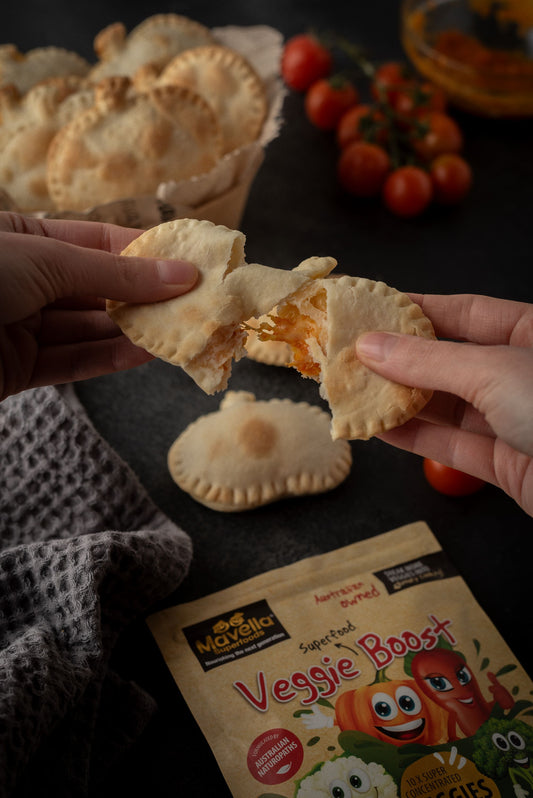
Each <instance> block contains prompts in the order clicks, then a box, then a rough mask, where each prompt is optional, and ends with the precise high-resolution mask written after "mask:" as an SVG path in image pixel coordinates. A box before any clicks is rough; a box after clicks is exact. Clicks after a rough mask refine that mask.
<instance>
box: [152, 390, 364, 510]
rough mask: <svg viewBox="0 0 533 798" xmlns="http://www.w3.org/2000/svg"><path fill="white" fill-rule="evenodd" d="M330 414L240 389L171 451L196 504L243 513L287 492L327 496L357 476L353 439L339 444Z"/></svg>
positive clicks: (172, 465)
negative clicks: (353, 468) (351, 475)
mask: <svg viewBox="0 0 533 798" xmlns="http://www.w3.org/2000/svg"><path fill="white" fill-rule="evenodd" d="M330 420H331V419H330V416H329V414H328V413H326V412H325V411H323V410H321V409H320V408H319V407H317V406H313V405H310V404H308V403H307V402H298V403H297V402H292V401H291V400H289V399H271V400H268V401H256V400H255V397H254V396H253V394H250V393H247V392H232V391H228V393H227V394H226V395H225V396H224V399H223V400H222V402H221V404H220V409H219V410H217V411H216V412H214V413H210V414H207V415H204V416H201V417H200V418H198V419H197V420H196V421H194V422H193V423H192V424H190V425H189V426H188V427H187V429H186V430H185V431H184V432H183V433H182V434H181V435H180V436H179V437H178V438H177V439H176V441H175V442H174V443H173V445H172V446H171V448H170V450H169V453H168V467H169V470H170V473H171V475H172V478H173V479H174V481H175V482H176V483H177V484H178V485H179V487H181V488H182V490H184V491H186V492H187V493H189V494H190V495H191V496H192V497H193V498H194V499H196V501H198V502H200V503H202V504H204V505H206V506H207V507H210V508H211V509H214V510H220V511H225V512H235V511H242V510H251V509H253V508H254V507H259V506H260V505H263V504H267V503H270V502H273V501H277V500H279V499H282V498H284V497H287V496H302V495H306V494H313V493H321V492H324V491H327V490H331V489H333V488H335V487H336V486H337V485H339V484H340V483H341V482H342V481H343V480H344V479H345V478H346V477H347V476H348V474H349V472H350V469H351V465H352V454H351V449H350V445H349V444H348V443H347V441H341V440H338V441H332V439H331V436H330V432H329V428H330Z"/></svg>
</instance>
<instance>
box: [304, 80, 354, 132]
mask: <svg viewBox="0 0 533 798" xmlns="http://www.w3.org/2000/svg"><path fill="white" fill-rule="evenodd" d="M358 101H359V93H358V91H357V89H356V88H355V86H354V85H353V83H351V82H350V81H349V80H344V79H342V78H335V79H330V80H326V79H324V78H322V79H321V80H317V81H316V82H315V83H313V84H312V86H311V87H310V88H309V89H308V90H307V93H306V95H305V111H306V113H307V117H308V119H309V121H310V122H312V124H313V125H315V127H318V128H320V129H321V130H334V129H335V128H336V127H337V125H338V123H339V120H340V118H341V116H342V115H343V114H344V112H345V111H347V110H348V108H351V106H352V105H357V103H358Z"/></svg>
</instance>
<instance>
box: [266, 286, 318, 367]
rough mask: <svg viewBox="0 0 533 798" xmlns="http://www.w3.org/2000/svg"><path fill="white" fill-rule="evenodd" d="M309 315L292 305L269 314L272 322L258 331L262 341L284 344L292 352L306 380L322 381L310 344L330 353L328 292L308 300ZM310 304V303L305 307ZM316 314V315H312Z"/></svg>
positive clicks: (295, 362)
mask: <svg viewBox="0 0 533 798" xmlns="http://www.w3.org/2000/svg"><path fill="white" fill-rule="evenodd" d="M307 302H308V304H309V308H306V309H307V310H309V313H305V312H303V309H302V310H300V309H299V308H297V307H296V305H294V304H293V303H291V302H286V303H285V304H283V305H281V306H279V307H278V308H277V309H276V314H275V315H274V314H269V316H268V318H269V322H263V323H262V324H260V325H259V328H258V329H257V331H256V333H257V337H258V338H259V340H261V341H283V342H284V343H286V344H288V345H289V346H290V348H291V354H292V362H290V363H289V364H288V365H289V366H292V367H293V368H295V369H297V370H298V371H299V372H300V374H302V375H303V376H304V377H311V378H312V379H314V380H317V381H319V380H320V371H321V367H320V363H318V362H317V360H316V358H315V357H313V355H312V352H311V347H310V343H312V341H316V342H317V343H318V345H319V346H320V349H321V351H322V352H323V353H325V351H326V337H327V332H326V323H325V321H326V292H325V291H323V290H322V291H318V292H317V293H316V294H314V295H313V296H312V297H310V298H309V299H308V301H307ZM304 304H306V303H304ZM311 313H312V315H310V314H311Z"/></svg>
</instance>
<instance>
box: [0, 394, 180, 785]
mask: <svg viewBox="0 0 533 798" xmlns="http://www.w3.org/2000/svg"><path fill="white" fill-rule="evenodd" d="M0 457H1V468H0V796H1V798H4V796H10V797H11V796H17V797H18V796H29V795H32V796H34V795H41V796H42V795H46V796H48V795H50V796H52V795H53V796H54V798H62V796H65V798H66V796H68V797H69V798H76V796H86V795H90V794H92V793H93V791H95V790H96V791H97V788H98V783H101V781H102V779H105V774H106V772H107V768H109V767H110V765H111V764H112V763H113V760H114V758H115V757H116V756H117V755H119V754H120V753H121V752H123V751H124V750H125V748H126V746H128V745H129V744H131V743H132V742H133V741H134V740H135V739H136V738H137V737H138V736H139V734H140V733H141V731H142V729H143V728H144V726H145V725H146V723H147V721H148V720H149V719H150V718H151V716H152V714H153V712H154V710H155V705H154V702H153V700H152V699H151V698H150V697H149V696H148V695H146V694H145V693H144V692H143V691H142V690H140V688H138V687H137V686H136V685H134V684H131V683H126V682H124V681H122V680H121V679H120V678H119V677H118V676H117V675H116V674H114V673H113V672H112V671H111V670H110V668H109V665H108V662H109V657H110V654H111V652H112V650H113V647H114V644H115V641H116V640H117V637H118V635H119V634H120V632H121V631H122V630H124V629H125V627H126V626H127V625H129V624H130V623H132V622H133V621H135V620H138V619H139V618H141V617H143V616H144V615H145V614H146V613H147V612H148V611H149V610H150V609H151V608H152V607H153V605H154V604H155V603H157V602H158V601H160V600H162V599H163V598H164V597H165V596H167V595H168V594H170V593H171V592H172V591H173V590H174V589H175V588H176V587H177V586H178V584H179V583H180V581H181V580H182V578H183V576H184V575H185V573H186V571H187V568H188V566H189V563H190V558H191V543H190V539H189V537H188V536H187V535H186V534H185V533H184V532H183V531H182V530H181V529H179V528H178V527H177V526H176V525H175V524H173V523H172V522H171V521H170V520H169V519H168V518H167V517H166V516H165V515H163V513H161V512H160V511H159V510H158V508H157V507H156V506H155V505H154V504H153V503H152V501H151V500H150V498H149V497H148V495H147V494H146V492H145V490H144V488H143V487H142V486H141V485H140V483H139V481H138V480H137V478H136V476H135V475H134V474H133V472H132V471H131V469H130V468H129V467H128V466H127V465H126V464H125V463H124V462H123V461H122V460H121V459H120V458H119V457H118V456H117V454H116V453H115V452H114V451H113V450H112V449H111V448H110V447H109V446H108V444H106V442H105V441H104V440H103V439H102V438H101V437H100V436H99V435H98V433H97V432H96V430H95V429H94V428H93V427H92V425H91V424H90V422H89V421H88V419H87V417H86V416H85V414H84V412H83V410H82V408H81V406H80V405H79V404H78V405H77V404H76V400H74V392H73V391H72V389H65V390H63V389H61V390H57V389H55V388H48V387H47V388H38V389H35V390H31V391H26V392H24V393H21V394H19V395H17V396H13V397H9V398H8V399H6V400H5V401H4V402H2V403H0Z"/></svg>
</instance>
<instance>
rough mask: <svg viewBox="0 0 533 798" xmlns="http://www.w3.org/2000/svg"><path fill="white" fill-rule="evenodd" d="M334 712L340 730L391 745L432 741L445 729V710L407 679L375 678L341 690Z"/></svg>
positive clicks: (439, 737)
mask: <svg viewBox="0 0 533 798" xmlns="http://www.w3.org/2000/svg"><path fill="white" fill-rule="evenodd" d="M335 715H336V721H337V725H338V726H339V727H340V729H341V731H348V730H351V729H355V730H358V731H363V732H366V733H367V734H371V735H372V736H373V737H377V738H378V740H382V741H384V742H388V743H392V744H393V745H404V744H405V743H413V742H416V743H420V744H421V745H434V744H436V743H438V742H441V741H442V740H443V739H444V737H445V732H446V714H445V713H443V712H442V710H441V709H439V707H438V706H436V705H435V704H433V703H432V702H429V701H427V700H426V698H425V696H424V695H423V693H421V692H420V691H419V690H418V688H417V686H416V684H415V682H414V681H412V680H411V679H404V680H394V681H389V682H378V683H374V684H370V685H366V686H365V687H360V688H358V689H356V690H348V691H347V692H346V693H341V695H340V696H339V697H338V699H337V702H336V704H335Z"/></svg>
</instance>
